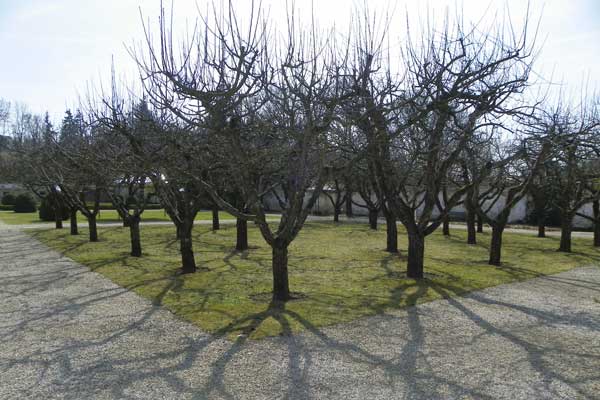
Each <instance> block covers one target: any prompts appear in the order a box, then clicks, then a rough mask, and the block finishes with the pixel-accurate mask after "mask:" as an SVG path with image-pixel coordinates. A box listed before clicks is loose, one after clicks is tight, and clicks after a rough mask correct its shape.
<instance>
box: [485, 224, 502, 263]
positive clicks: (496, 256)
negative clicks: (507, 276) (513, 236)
mask: <svg viewBox="0 0 600 400" xmlns="http://www.w3.org/2000/svg"><path fill="white" fill-rule="evenodd" d="M503 232H504V226H492V239H491V241H490V259H489V261H488V264H490V265H500V263H501V259H502V233H503Z"/></svg>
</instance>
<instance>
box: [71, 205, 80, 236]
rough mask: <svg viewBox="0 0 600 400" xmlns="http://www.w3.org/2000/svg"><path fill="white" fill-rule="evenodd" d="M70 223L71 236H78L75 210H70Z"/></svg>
mask: <svg viewBox="0 0 600 400" xmlns="http://www.w3.org/2000/svg"><path fill="white" fill-rule="evenodd" d="M70 223H71V235H79V228H78V226H77V209H76V208H75V209H71V216H70Z"/></svg>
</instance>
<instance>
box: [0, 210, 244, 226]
mask: <svg viewBox="0 0 600 400" xmlns="http://www.w3.org/2000/svg"><path fill="white" fill-rule="evenodd" d="M77 218H78V220H79V222H85V221H86V219H85V217H84V216H83V215H81V213H78V216H77ZM219 218H220V219H232V218H233V217H232V216H231V215H230V214H228V213H226V212H224V211H221V212H219ZM209 219H212V213H211V212H210V211H201V212H199V213H198V215H197V216H196V220H197V221H199V220H209ZM0 220H2V222H4V223H6V224H9V225H29V224H38V223H44V222H46V223H48V221H41V220H40V219H39V216H38V213H37V212H35V213H15V212H11V211H0ZM120 221H121V220H120V219H119V215H118V214H117V212H116V211H115V210H100V213H99V214H98V222H99V223H102V222H120ZM142 221H146V222H159V221H170V219H169V216H168V215H167V214H166V213H165V212H164V210H146V211H144V213H143V214H142ZM50 223H52V222H50ZM66 223H68V221H66Z"/></svg>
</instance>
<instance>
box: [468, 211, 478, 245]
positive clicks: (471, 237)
mask: <svg viewBox="0 0 600 400" xmlns="http://www.w3.org/2000/svg"><path fill="white" fill-rule="evenodd" d="M467 244H477V231H476V229H475V213H474V212H473V211H470V210H467Z"/></svg>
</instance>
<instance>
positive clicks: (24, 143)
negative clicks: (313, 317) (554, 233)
mask: <svg viewBox="0 0 600 400" xmlns="http://www.w3.org/2000/svg"><path fill="white" fill-rule="evenodd" d="M263 12H264V11H263V10H261V9H260V7H255V8H254V9H253V12H252V14H251V15H250V16H244V19H243V21H242V20H241V19H240V18H239V16H238V15H236V13H235V10H234V9H233V6H232V5H230V6H229V9H228V10H227V12H225V13H224V14H223V15H225V16H222V15H221V16H219V17H217V16H216V15H217V13H215V14H214V16H212V17H211V15H210V13H208V15H201V16H200V17H199V19H198V23H197V25H196V28H195V29H194V30H193V32H191V33H189V34H187V35H185V36H183V38H182V39H179V38H180V35H179V34H178V33H177V32H174V31H173V29H174V28H173V27H174V26H177V24H176V23H174V21H173V20H172V17H170V16H169V15H172V14H168V13H167V14H165V12H164V11H163V12H162V13H161V14H160V18H159V22H158V24H157V25H156V26H153V25H150V24H145V25H144V32H145V37H143V40H142V42H141V44H138V45H134V46H132V47H130V48H129V51H130V53H131V55H132V57H133V59H134V60H135V62H136V64H137V66H138V70H139V80H138V81H136V82H135V83H134V84H131V85H126V84H124V83H123V82H121V81H119V79H118V78H117V76H118V74H117V73H115V71H114V67H113V71H112V79H111V82H110V84H109V85H106V86H104V87H100V88H97V89H95V90H90V91H89V92H88V94H87V96H86V97H85V98H84V99H83V100H81V105H80V110H78V111H77V112H76V113H75V114H74V115H73V114H71V113H67V115H66V116H65V118H64V120H63V122H62V125H61V127H60V129H57V130H55V129H54V128H53V127H52V126H51V124H50V122H49V120H48V118H41V117H39V116H35V115H32V114H29V113H26V112H22V113H17V114H18V115H16V117H15V121H14V123H13V124H12V129H11V131H12V132H11V136H12V146H10V150H9V151H8V152H5V154H4V158H3V163H4V171H5V173H7V174H9V175H10V174H12V175H11V176H12V178H13V179H14V180H16V181H18V182H21V183H23V184H25V185H26V186H27V187H29V188H31V189H32V190H33V191H36V192H39V191H44V193H46V194H48V193H49V194H50V195H51V198H52V199H54V202H53V204H55V207H56V209H57V210H58V209H59V208H60V207H64V206H66V207H68V209H69V210H70V212H71V216H72V220H73V219H74V223H72V224H71V227H72V233H74V234H76V233H77V224H76V215H77V211H79V212H81V214H83V216H84V217H85V218H86V219H87V220H88V222H89V228H90V229H89V232H90V240H91V241H95V240H97V239H98V237H97V229H96V216H97V214H98V211H99V204H100V196H101V193H105V194H106V195H108V196H109V197H110V199H111V201H112V202H113V204H114V206H115V208H116V209H117V211H118V212H119V215H120V216H121V217H122V219H123V220H124V222H125V224H126V225H127V226H128V227H129V229H130V231H131V255H132V256H141V255H142V243H141V235H140V218H141V215H142V213H143V212H144V209H145V207H146V205H147V201H148V193H150V192H152V193H153V194H155V195H156V196H158V198H159V199H160V202H161V204H162V206H163V207H164V209H165V211H166V212H167V213H168V215H169V217H170V218H171V220H172V221H173V223H174V224H175V226H176V228H177V236H178V239H179V242H180V251H181V262H182V269H181V271H182V272H183V273H193V272H196V271H197V269H198V267H197V264H196V261H195V258H194V251H193V246H192V229H193V225H194V219H195V217H196V214H197V213H198V211H199V209H200V207H202V206H203V205H205V204H207V201H208V202H210V203H211V204H214V205H215V206H216V207H218V208H220V209H223V210H225V211H227V212H229V213H230V214H232V215H233V216H235V217H236V218H237V241H236V244H235V245H236V249H238V250H245V249H247V248H248V239H247V223H248V222H250V223H253V224H255V225H256V226H257V227H258V229H259V230H260V233H261V234H262V237H263V238H264V240H265V241H266V243H268V245H269V246H270V247H271V248H272V271H273V298H274V299H275V300H280V301H285V300H288V299H289V298H290V288H289V283H288V247H289V245H290V244H291V243H292V242H293V241H294V239H295V238H296V237H297V236H298V234H299V233H300V231H301V230H302V228H303V226H304V224H305V221H306V219H307V217H308V215H309V214H310V212H311V209H312V208H313V206H314V205H315V203H316V201H317V199H318V198H319V196H320V195H321V193H323V191H324V189H326V190H325V193H326V195H327V196H328V197H329V198H330V200H331V202H332V205H333V208H334V210H335V212H334V218H335V220H336V221H337V219H338V215H339V214H340V213H341V212H342V208H343V207H344V205H350V206H351V205H352V202H353V201H354V200H353V199H354V198H355V196H353V194H356V195H358V196H359V197H360V198H361V199H362V202H360V203H358V204H356V203H355V205H357V206H360V207H364V208H366V209H368V213H369V217H370V218H369V221H370V225H371V227H372V228H374V229H376V227H377V216H378V215H379V214H383V216H384V217H385V219H386V222H387V224H386V225H387V243H386V248H387V250H388V251H390V252H398V245H397V234H398V233H397V230H396V223H397V222H399V223H401V224H402V225H403V226H404V228H405V231H406V234H407V236H408V243H409V245H408V254H407V256H408V261H407V265H406V271H407V275H408V277H411V278H415V279H421V278H423V276H424V264H423V260H424V254H425V251H426V248H425V242H426V241H425V238H426V237H427V236H428V235H430V234H432V233H433V232H434V231H435V230H436V229H438V227H440V226H443V227H444V232H445V233H448V219H449V215H450V212H451V211H452V210H453V209H455V208H456V207H457V206H459V205H461V206H462V207H464V209H465V211H466V222H467V230H468V244H475V243H476V241H477V237H476V232H477V229H476V225H477V221H478V220H479V223H480V224H481V223H482V222H485V223H487V224H488V225H489V226H491V233H492V234H491V243H490V247H489V248H490V254H489V263H490V264H492V265H500V264H501V259H502V256H501V250H502V235H503V231H504V230H505V228H506V226H507V223H508V221H509V216H510V213H511V210H512V209H513V208H514V207H515V205H516V204H517V203H519V201H521V200H522V199H524V198H526V197H530V198H532V199H533V203H534V204H535V215H536V216H537V218H538V219H539V220H540V221H543V220H544V218H545V214H546V213H547V211H548V209H549V208H550V207H554V208H556V209H558V210H559V213H560V220H561V228H562V236H561V240H560V251H571V231H572V226H573V219H574V217H575V216H576V215H578V214H580V209H581V207H582V206H583V205H585V204H587V203H590V202H592V203H593V204H594V205H595V206H594V214H593V215H592V216H586V218H589V219H591V220H592V222H593V223H594V225H595V226H596V227H598V226H600V207H598V198H599V197H600V186H599V185H598V178H599V176H600V170H599V168H598V153H599V151H600V142H599V122H600V120H599V116H598V102H597V99H595V98H593V96H588V95H581V96H579V97H578V100H577V101H571V100H569V99H568V98H569V97H568V96H567V95H565V94H564V93H566V92H567V91H566V90H563V91H561V94H558V95H557V94H554V93H553V94H550V93H549V92H544V91H543V90H541V89H540V85H538V84H536V83H535V82H532V79H531V76H532V71H533V67H534V64H533V61H534V59H535V53H536V51H537V49H536V45H535V38H534V37H533V36H532V35H531V34H530V32H529V28H528V24H527V21H526V20H527V18H525V23H524V25H523V28H522V30H518V31H517V30H516V29H515V28H514V27H513V26H512V25H510V24H507V23H505V24H501V23H499V22H494V23H492V24H491V25H490V26H485V27H484V26H475V27H466V26H464V25H463V24H461V23H456V22H448V20H447V22H446V23H445V24H443V26H441V28H440V27H438V29H433V28H428V29H419V30H415V31H409V32H408V34H407V37H406V38H405V39H403V40H402V41H397V42H394V38H391V37H389V36H388V34H387V31H386V29H377V28H376V27H378V26H389V24H392V23H396V22H397V21H395V20H393V19H390V20H386V21H383V22H384V23H383V24H379V23H376V22H377V21H375V20H374V19H373V18H371V17H370V16H369V14H368V12H367V11H365V12H364V13H363V15H358V18H355V23H354V25H353V29H352V31H351V32H349V33H346V34H340V33H339V32H335V31H332V30H328V31H324V30H321V29H319V28H318V27H317V26H316V25H315V24H314V23H312V24H311V23H309V24H305V23H304V21H299V20H298V19H297V18H296V16H295V15H294V13H293V12H290V13H289V14H288V19H287V25H286V26H285V27H284V28H283V29H282V30H281V31H279V30H277V29H276V28H275V27H274V26H273V23H272V22H271V21H270V20H269V19H268V18H266V17H265V15H264V13H263ZM359 14H360V13H359ZM378 22H381V21H378ZM391 49H395V51H392V50H391ZM9 114H10V113H7V115H9ZM1 115H3V114H1V113H0V116H1ZM6 118H8V117H6ZM90 196H92V201H89V200H90V199H89V197H90ZM266 198H269V199H271V200H273V199H275V201H276V202H277V203H278V205H279V208H280V210H281V219H280V220H279V221H278V222H276V223H272V222H269V220H268V218H267V212H268V211H269V210H268V208H267V203H266V201H265V199H266ZM58 214H59V213H58V212H57V215H58ZM540 225H541V226H543V222H541V224H540ZM595 232H598V229H597V228H596V229H595ZM540 234H541V235H542V234H543V230H540ZM595 244H596V245H600V235H596V237H595Z"/></svg>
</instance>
